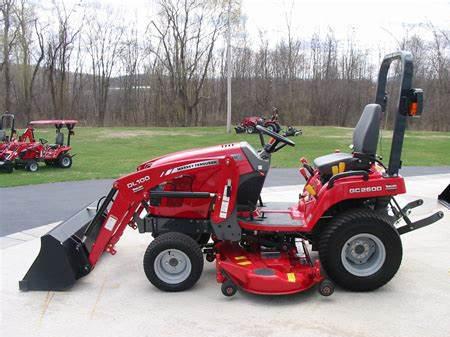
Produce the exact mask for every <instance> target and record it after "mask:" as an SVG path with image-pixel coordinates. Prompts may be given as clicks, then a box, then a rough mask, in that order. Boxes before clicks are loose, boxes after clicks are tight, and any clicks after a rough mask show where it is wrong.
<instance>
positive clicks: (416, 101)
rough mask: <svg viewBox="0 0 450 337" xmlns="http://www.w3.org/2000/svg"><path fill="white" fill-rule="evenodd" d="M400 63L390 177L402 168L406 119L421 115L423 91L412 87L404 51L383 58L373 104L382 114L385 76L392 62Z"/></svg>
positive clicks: (410, 65) (409, 62) (410, 63)
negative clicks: (400, 72) (377, 105)
mask: <svg viewBox="0 0 450 337" xmlns="http://www.w3.org/2000/svg"><path fill="white" fill-rule="evenodd" d="M397 60H398V61H400V63H401V67H402V76H401V88H400V95H399V102H398V107H397V113H396V114H395V124H394V132H393V136H392V145H391V154H390V157H389V166H388V170H387V173H388V174H389V175H390V176H396V175H398V171H399V169H400V168H401V166H402V161H401V154H402V148H403V139H404V137H405V129H406V125H407V118H408V117H419V116H420V115H421V113H422V105H423V91H422V90H421V89H415V88H413V87H412V79H413V73H414V65H413V57H412V55H411V53H409V52H406V51H398V52H395V53H392V54H388V55H386V56H385V57H384V59H383V62H382V63H381V67H380V71H379V73H378V84H377V93H376V101H375V103H377V104H380V105H381V109H382V111H383V112H385V111H386V106H387V101H388V97H387V93H386V85H387V76H388V72H389V68H390V66H391V64H392V62H393V61H397Z"/></svg>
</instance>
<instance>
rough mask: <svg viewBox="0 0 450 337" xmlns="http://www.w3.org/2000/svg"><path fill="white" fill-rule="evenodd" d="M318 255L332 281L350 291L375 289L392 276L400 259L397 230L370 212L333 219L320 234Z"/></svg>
mask: <svg viewBox="0 0 450 337" xmlns="http://www.w3.org/2000/svg"><path fill="white" fill-rule="evenodd" d="M319 256H320V261H321V263H322V266H323V268H324V269H325V270H326V272H327V273H328V275H329V276H330V278H331V279H333V281H334V282H336V283H337V284H339V285H340V286H341V287H343V288H346V289H349V290H352V291H369V290H374V289H377V288H379V287H381V286H383V285H384V284H386V283H387V282H389V280H390V279H392V277H394V275H395V273H396V272H397V270H398V268H399V267H400V263H401V260H402V243H401V240H400V236H399V234H398V232H397V230H396V229H395V228H394V227H393V226H392V225H391V224H390V222H389V220H388V219H387V218H385V217H384V216H382V215H380V214H377V213H375V212H373V211H371V210H368V209H367V210H366V209H358V210H351V211H348V212H346V213H344V214H342V215H339V216H337V217H335V218H334V219H333V220H332V222H331V223H330V225H329V226H328V227H327V228H326V229H325V230H324V231H323V232H322V234H321V236H320V240H319Z"/></svg>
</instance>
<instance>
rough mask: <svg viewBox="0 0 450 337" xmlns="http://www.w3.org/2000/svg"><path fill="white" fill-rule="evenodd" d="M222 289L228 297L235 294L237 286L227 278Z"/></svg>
mask: <svg viewBox="0 0 450 337" xmlns="http://www.w3.org/2000/svg"><path fill="white" fill-rule="evenodd" d="M220 289H221V290H222V294H223V295H224V296H226V297H231V296H234V295H235V294H236V292H237V287H236V286H235V285H234V284H233V282H231V281H230V280H226V281H225V282H224V283H222V286H221V287H220Z"/></svg>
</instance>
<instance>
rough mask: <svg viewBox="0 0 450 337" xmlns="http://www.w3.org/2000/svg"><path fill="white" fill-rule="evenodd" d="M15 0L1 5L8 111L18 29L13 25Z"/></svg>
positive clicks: (3, 0)
mask: <svg viewBox="0 0 450 337" xmlns="http://www.w3.org/2000/svg"><path fill="white" fill-rule="evenodd" d="M15 5H16V1H15V0H2V2H1V6H0V12H1V13H2V21H3V39H2V44H3V62H2V64H1V69H2V71H3V73H4V76H5V78H4V83H5V103H4V107H5V110H6V111H10V110H11V59H10V58H11V51H12V47H13V45H14V41H15V39H16V36H17V34H16V30H15V29H14V27H13V25H12V20H13V14H14V10H15Z"/></svg>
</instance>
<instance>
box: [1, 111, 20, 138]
mask: <svg viewBox="0 0 450 337" xmlns="http://www.w3.org/2000/svg"><path fill="white" fill-rule="evenodd" d="M8 120H9V121H10V122H9V124H10V127H11V133H10V136H9V139H10V140H11V138H12V136H13V134H14V132H15V131H16V129H15V128H14V126H15V117H14V115H13V114H10V113H8V112H6V113H4V114H3V115H2V116H1V118H0V130H3V129H6V128H7V121H8ZM0 140H1V139H0Z"/></svg>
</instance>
